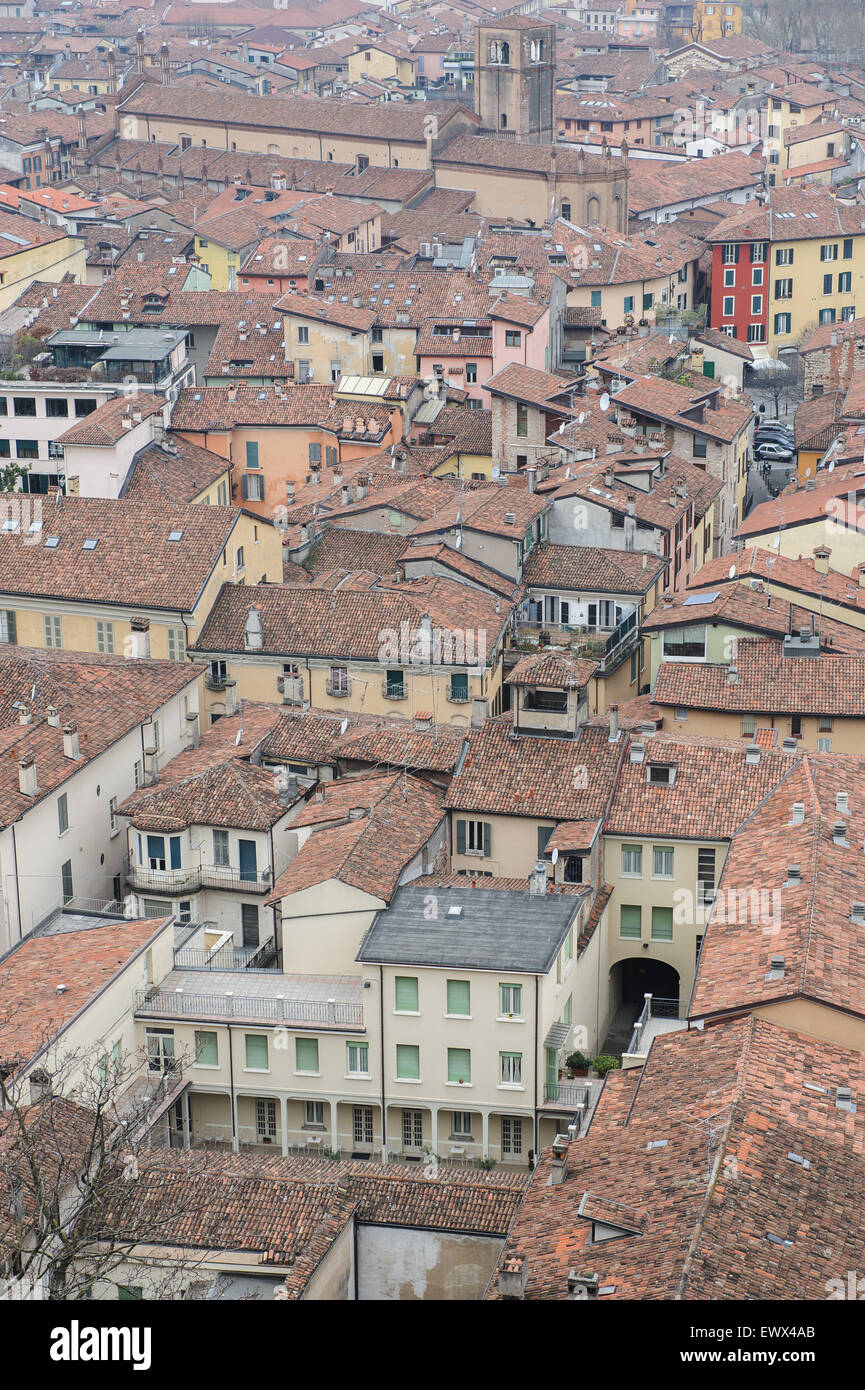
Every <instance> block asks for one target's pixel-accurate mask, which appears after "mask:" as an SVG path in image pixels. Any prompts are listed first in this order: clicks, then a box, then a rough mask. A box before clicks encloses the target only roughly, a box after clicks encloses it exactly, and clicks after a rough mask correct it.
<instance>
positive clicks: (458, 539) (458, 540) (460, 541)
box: [454, 536, 463, 550]
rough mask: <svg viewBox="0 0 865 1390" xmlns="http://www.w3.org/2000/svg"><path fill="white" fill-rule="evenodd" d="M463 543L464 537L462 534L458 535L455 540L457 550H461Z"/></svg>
mask: <svg viewBox="0 0 865 1390" xmlns="http://www.w3.org/2000/svg"><path fill="white" fill-rule="evenodd" d="M462 543H463V538H462V536H457V538H456V540H455V541H454V548H455V549H456V550H459V548H460V546H461V545H462Z"/></svg>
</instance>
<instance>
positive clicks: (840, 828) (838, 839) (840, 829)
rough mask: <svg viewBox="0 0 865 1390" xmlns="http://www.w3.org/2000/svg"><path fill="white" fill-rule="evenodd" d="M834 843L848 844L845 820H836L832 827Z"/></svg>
mask: <svg viewBox="0 0 865 1390" xmlns="http://www.w3.org/2000/svg"><path fill="white" fill-rule="evenodd" d="M832 843H833V845H846V844H847V826H846V823H845V822H844V821H843V820H836V822H835V824H834V825H833V826H832Z"/></svg>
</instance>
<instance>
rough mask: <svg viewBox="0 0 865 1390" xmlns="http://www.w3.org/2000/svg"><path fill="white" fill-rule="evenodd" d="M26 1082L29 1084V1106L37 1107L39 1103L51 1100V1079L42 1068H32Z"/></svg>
mask: <svg viewBox="0 0 865 1390" xmlns="http://www.w3.org/2000/svg"><path fill="white" fill-rule="evenodd" d="M28 1081H29V1084H30V1104H31V1105H38V1104H39V1103H40V1101H43V1100H50V1099H51V1095H52V1091H51V1077H50V1076H49V1075H48V1072H47V1071H45V1069H44V1067H34V1068H33V1070H32V1071H31V1073H30V1076H29V1077H28Z"/></svg>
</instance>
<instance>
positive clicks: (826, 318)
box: [817, 309, 835, 324]
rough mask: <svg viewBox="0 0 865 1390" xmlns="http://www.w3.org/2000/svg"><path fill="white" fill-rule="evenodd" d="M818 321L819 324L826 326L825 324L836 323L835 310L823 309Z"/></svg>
mask: <svg viewBox="0 0 865 1390" xmlns="http://www.w3.org/2000/svg"><path fill="white" fill-rule="evenodd" d="M817 321H818V323H820V324H824V323H834V322H835V310H834V309H821V310H820V313H819V314H818V316H817Z"/></svg>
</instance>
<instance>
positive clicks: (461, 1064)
mask: <svg viewBox="0 0 865 1390" xmlns="http://www.w3.org/2000/svg"><path fill="white" fill-rule="evenodd" d="M471 1079H472V1054H471V1052H470V1051H469V1049H468V1048H467V1047H449V1048H448V1081H449V1082H451V1083H452V1084H453V1083H454V1082H456V1083H457V1084H458V1085H463V1086H464V1085H468V1084H469V1083H470V1082H471Z"/></svg>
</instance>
